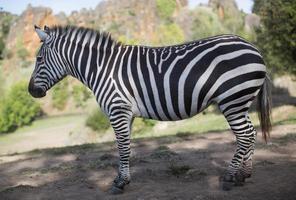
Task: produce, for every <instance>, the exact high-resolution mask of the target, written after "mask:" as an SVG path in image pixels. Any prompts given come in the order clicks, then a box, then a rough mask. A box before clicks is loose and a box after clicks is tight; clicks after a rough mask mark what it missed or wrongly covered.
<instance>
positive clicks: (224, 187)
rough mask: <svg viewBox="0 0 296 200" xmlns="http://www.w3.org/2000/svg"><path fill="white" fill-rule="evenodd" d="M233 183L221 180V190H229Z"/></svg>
mask: <svg viewBox="0 0 296 200" xmlns="http://www.w3.org/2000/svg"><path fill="white" fill-rule="evenodd" d="M233 185H234V184H233V182H227V181H223V182H222V190H224V191H229V190H231V189H232V187H233Z"/></svg>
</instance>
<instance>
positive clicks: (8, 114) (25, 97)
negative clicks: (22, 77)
mask: <svg viewBox="0 0 296 200" xmlns="http://www.w3.org/2000/svg"><path fill="white" fill-rule="evenodd" d="M27 86H28V84H27V83H25V82H19V83H17V84H15V85H14V86H12V88H11V89H10V91H9V92H8V94H7V96H6V97H5V98H3V99H2V100H1V104H0V132H2V133H6V132H11V131H14V130H16V129H17V128H18V127H21V126H23V125H28V124H30V123H31V122H32V121H33V120H34V119H35V118H36V117H38V116H40V114H41V108H40V106H39V104H38V103H36V102H35V101H34V100H33V98H32V97H31V96H30V95H29V94H28V92H27Z"/></svg>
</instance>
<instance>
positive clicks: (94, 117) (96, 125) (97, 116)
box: [86, 110, 110, 131]
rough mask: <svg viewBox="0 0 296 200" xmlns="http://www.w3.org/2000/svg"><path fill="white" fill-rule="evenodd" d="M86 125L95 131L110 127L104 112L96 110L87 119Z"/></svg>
mask: <svg viewBox="0 0 296 200" xmlns="http://www.w3.org/2000/svg"><path fill="white" fill-rule="evenodd" d="M86 126H88V127H90V128H91V129H92V130H94V131H104V130H106V129H108V128H109V127H110V123H109V120H108V119H107V117H106V116H105V114H104V113H102V112H101V111H99V110H95V111H93V112H92V113H91V114H90V115H89V116H88V118H87V119H86Z"/></svg>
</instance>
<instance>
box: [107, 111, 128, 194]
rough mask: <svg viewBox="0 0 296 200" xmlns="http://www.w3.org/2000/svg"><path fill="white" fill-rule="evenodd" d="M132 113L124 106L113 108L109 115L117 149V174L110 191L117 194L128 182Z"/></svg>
mask: <svg viewBox="0 0 296 200" xmlns="http://www.w3.org/2000/svg"><path fill="white" fill-rule="evenodd" d="M132 119H133V117H132V113H131V111H129V110H128V109H126V108H122V107H119V108H116V109H113V111H112V114H111V116H110V117H109V120H110V123H111V126H112V127H113V129H114V132H115V135H116V141H117V148H118V151H119V169H118V175H117V177H116V178H115V180H114V182H113V186H112V189H111V192H112V193H113V194H119V193H122V192H123V189H124V186H125V185H127V184H129V182H130V172H129V156H130V130H131V123H132Z"/></svg>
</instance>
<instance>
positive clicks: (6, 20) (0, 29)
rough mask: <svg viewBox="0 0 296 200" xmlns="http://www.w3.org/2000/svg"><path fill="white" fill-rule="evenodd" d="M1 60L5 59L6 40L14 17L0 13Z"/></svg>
mask: <svg viewBox="0 0 296 200" xmlns="http://www.w3.org/2000/svg"><path fill="white" fill-rule="evenodd" d="M0 18H1V19H0V59H3V57H4V55H3V54H4V51H5V40H6V37H7V35H8V32H9V29H10V26H11V23H12V21H13V16H12V15H10V14H9V13H5V12H0Z"/></svg>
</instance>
